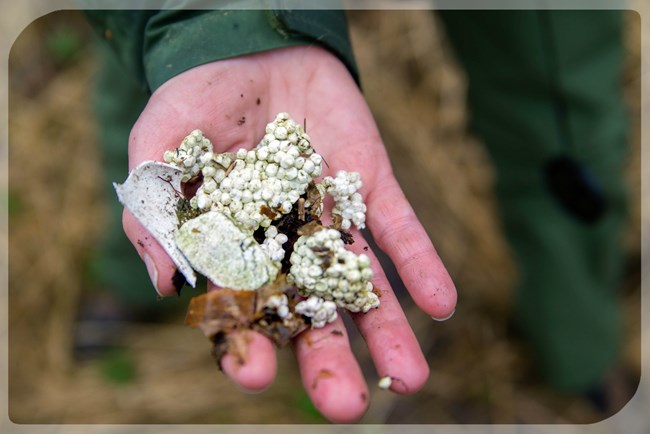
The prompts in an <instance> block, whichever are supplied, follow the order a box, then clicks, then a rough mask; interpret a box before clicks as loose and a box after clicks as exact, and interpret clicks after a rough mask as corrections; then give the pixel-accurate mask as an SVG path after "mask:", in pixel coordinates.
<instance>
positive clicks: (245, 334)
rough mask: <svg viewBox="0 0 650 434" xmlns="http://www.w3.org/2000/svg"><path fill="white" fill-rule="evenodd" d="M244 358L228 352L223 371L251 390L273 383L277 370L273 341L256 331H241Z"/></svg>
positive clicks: (260, 389)
mask: <svg viewBox="0 0 650 434" xmlns="http://www.w3.org/2000/svg"><path fill="white" fill-rule="evenodd" d="M235 333H239V336H232V337H229V338H230V339H240V340H241V345H245V349H243V355H244V356H243V358H240V357H239V356H237V355H235V354H230V353H228V354H226V355H225V356H224V357H223V359H222V360H221V367H222V368H223V372H224V373H225V374H226V375H227V376H228V377H230V379H231V380H232V381H234V382H235V383H236V384H237V385H239V386H240V387H242V388H243V389H245V390H246V391H249V392H260V391H262V390H264V389H266V388H267V387H268V386H270V385H271V383H273V380H274V379H275V374H276V371H277V361H276V357H275V347H274V346H273V343H271V341H270V340H269V339H268V338H267V337H265V336H263V335H261V334H259V333H257V332H254V331H249V330H246V331H239V332H235Z"/></svg>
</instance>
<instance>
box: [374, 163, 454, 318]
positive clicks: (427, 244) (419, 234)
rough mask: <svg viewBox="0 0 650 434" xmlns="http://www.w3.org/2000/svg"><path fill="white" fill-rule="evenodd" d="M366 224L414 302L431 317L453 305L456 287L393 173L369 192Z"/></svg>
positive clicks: (442, 315) (441, 315)
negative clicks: (388, 257)
mask: <svg viewBox="0 0 650 434" xmlns="http://www.w3.org/2000/svg"><path fill="white" fill-rule="evenodd" d="M367 203H368V227H369V228H370V230H371V232H372V235H373V236H374V238H375V240H376V242H377V245H378V246H379V247H380V248H381V249H382V250H383V251H384V252H386V253H387V254H388V256H390V258H391V259H392V261H393V263H394V264H395V266H396V268H397V270H398V272H399V275H400V277H401V278H402V281H403V282H404V284H405V286H406V288H407V289H408V290H409V293H410V294H411V297H412V298H413V300H414V301H415V303H416V304H417V305H418V306H419V307H420V309H422V310H423V311H424V312H426V313H428V314H429V315H431V316H432V317H433V318H434V319H437V320H443V319H446V318H448V317H449V316H450V315H451V314H453V312H454V309H455V308H456V288H455V286H454V283H453V282H452V280H451V277H450V276H449V273H447V270H446V269H445V266H444V265H443V263H442V261H441V260H440V257H439V256H438V253H437V252H436V250H435V249H434V247H433V244H431V240H429V236H428V235H427V233H426V231H425V230H424V228H423V227H422V225H421V224H420V222H419V220H418V219H417V217H416V215H415V212H414V211H413V208H411V205H410V204H409V203H408V200H407V199H406V197H405V196H404V193H403V192H402V189H401V188H400V187H399V185H398V184H397V181H396V180H395V178H394V176H392V173H391V174H389V176H384V177H381V178H380V179H379V180H378V185H376V186H375V188H374V189H373V190H372V191H371V192H370V193H369V195H368V199H367Z"/></svg>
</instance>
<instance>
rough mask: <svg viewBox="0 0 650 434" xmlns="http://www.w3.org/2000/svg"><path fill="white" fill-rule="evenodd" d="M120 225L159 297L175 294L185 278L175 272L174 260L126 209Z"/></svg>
mask: <svg viewBox="0 0 650 434" xmlns="http://www.w3.org/2000/svg"><path fill="white" fill-rule="evenodd" d="M122 226H123V228H124V233H125V234H126V236H127V238H128V239H129V240H130V241H131V243H132V244H133V246H134V247H135V249H136V250H137V252H138V255H140V258H141V259H142V261H143V262H144V264H145V266H146V267H147V272H148V273H149V278H150V279H151V284H152V285H153V287H154V289H155V290H156V292H157V293H158V294H159V295H160V296H161V297H168V296H170V295H176V294H178V293H179V292H180V289H181V287H182V286H183V285H184V284H185V279H184V278H182V276H180V277H179V275H178V274H177V272H176V266H175V265H174V262H173V261H172V260H171V259H170V258H169V256H168V255H167V253H166V252H165V250H164V249H163V248H162V246H161V245H160V244H158V242H157V241H156V240H155V239H154V238H153V237H152V236H151V234H150V233H149V232H148V231H147V230H146V229H145V228H144V226H142V224H140V222H139V221H138V220H136V218H135V217H133V214H131V213H130V212H129V211H128V210H126V209H125V210H124V212H123V213H122Z"/></svg>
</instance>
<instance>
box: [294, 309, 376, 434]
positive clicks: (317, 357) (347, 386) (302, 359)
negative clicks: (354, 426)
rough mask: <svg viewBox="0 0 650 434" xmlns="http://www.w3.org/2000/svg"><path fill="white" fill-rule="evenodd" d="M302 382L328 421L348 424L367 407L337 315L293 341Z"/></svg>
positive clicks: (358, 372)
mask: <svg viewBox="0 0 650 434" xmlns="http://www.w3.org/2000/svg"><path fill="white" fill-rule="evenodd" d="M294 349H295V352H296V357H297V358H298V362H299V364H300V375H301V378H302V382H303V384H304V386H305V389H306V390H307V394H308V395H309V397H310V398H311V400H312V402H313V403H314V406H315V407H316V408H317V409H318V411H319V412H320V413H321V414H322V415H323V416H325V417H326V418H327V419H329V420H330V421H332V422H336V423H350V422H354V421H356V420H358V419H359V418H360V417H361V416H363V414H364V412H365V411H366V409H367V408H368V386H367V385H366V382H365V380H364V378H363V373H362V372H361V368H360V367H359V364H358V363H357V361H356V359H355V358H354V355H353V354H352V350H351V349H350V342H349V340H348V335H347V332H346V330H345V326H344V325H343V321H342V320H341V318H338V319H337V320H336V321H334V322H333V323H330V324H328V325H326V326H325V327H323V328H319V329H310V330H307V331H305V332H303V333H301V334H300V335H298V337H297V338H296V339H295V340H294Z"/></svg>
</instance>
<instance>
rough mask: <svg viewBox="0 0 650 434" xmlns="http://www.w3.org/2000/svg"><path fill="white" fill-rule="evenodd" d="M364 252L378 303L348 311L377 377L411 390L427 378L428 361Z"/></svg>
mask: <svg viewBox="0 0 650 434" xmlns="http://www.w3.org/2000/svg"><path fill="white" fill-rule="evenodd" d="M357 244H358V243H355V245H357ZM359 248H360V247H359V246H356V248H355V249H354V250H356V249H359ZM364 253H365V254H367V255H368V256H369V257H370V259H371V263H372V271H373V276H374V277H373V279H372V282H373V285H374V286H375V289H374V290H375V292H376V293H377V294H378V295H379V301H380V305H379V307H378V308H377V309H371V310H370V311H368V312H367V313H356V314H352V318H353V320H354V322H355V324H356V325H357V328H358V329H359V332H360V333H361V335H362V336H363V338H364V339H365V341H366V344H367V345H368V350H369V352H370V356H371V357H372V360H373V363H374V365H375V368H376V369H377V373H378V375H379V377H381V378H383V377H390V378H391V379H392V383H391V386H390V389H391V390H392V391H394V392H396V393H401V394H410V393H415V392H417V391H418V390H420V389H421V388H422V386H424V384H425V383H426V381H427V379H428V378H429V365H428V362H427V360H426V358H425V357H424V355H423V354H422V350H421V349H420V345H419V343H418V341H417V338H416V337H415V334H414V333H413V330H412V329H411V326H410V325H409V323H408V320H407V319H406V316H405V315H404V311H403V310H402V308H401V306H400V304H399V301H398V300H397V297H396V296H395V293H394V292H393V290H392V288H391V286H390V283H389V282H388V279H387V278H386V275H385V274H384V272H383V270H382V269H381V265H380V264H379V261H378V260H377V258H376V257H375V256H374V254H373V253H372V252H370V251H367V252H364Z"/></svg>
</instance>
